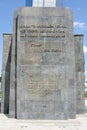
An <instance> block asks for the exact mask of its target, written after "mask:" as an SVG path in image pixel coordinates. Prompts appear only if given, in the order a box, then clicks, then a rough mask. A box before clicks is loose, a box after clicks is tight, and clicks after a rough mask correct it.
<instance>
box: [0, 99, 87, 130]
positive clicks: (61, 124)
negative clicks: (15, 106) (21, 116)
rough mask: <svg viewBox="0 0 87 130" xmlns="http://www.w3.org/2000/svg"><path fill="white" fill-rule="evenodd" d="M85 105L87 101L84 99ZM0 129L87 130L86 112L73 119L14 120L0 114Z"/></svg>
mask: <svg viewBox="0 0 87 130" xmlns="http://www.w3.org/2000/svg"><path fill="white" fill-rule="evenodd" d="M86 106H87V101H86ZM0 130H87V114H85V115H78V116H77V119H73V120H71V119H70V120H57V121H52V120H51V121H50V120H49V121H48V120H44V121H43V120H42V121H41V120H38V121H35V120H16V119H8V118H7V117H6V116H5V115H3V114H0Z"/></svg>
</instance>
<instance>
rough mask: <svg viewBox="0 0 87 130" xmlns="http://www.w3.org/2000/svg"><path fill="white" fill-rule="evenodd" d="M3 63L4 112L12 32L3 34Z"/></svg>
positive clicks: (4, 111)
mask: <svg viewBox="0 0 87 130" xmlns="http://www.w3.org/2000/svg"><path fill="white" fill-rule="evenodd" d="M3 42H4V45H3V65H2V84H1V85H2V92H3V99H2V109H1V111H2V112H3V113H5V114H8V113H9V91H10V63H11V44H12V34H3Z"/></svg>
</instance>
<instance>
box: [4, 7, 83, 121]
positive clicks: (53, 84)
mask: <svg viewBox="0 0 87 130" xmlns="http://www.w3.org/2000/svg"><path fill="white" fill-rule="evenodd" d="M31 12H32V13H31ZM7 36H9V35H7ZM11 37H12V46H11V51H10V54H11V61H9V60H8V63H10V69H8V72H9V76H8V78H10V80H9V84H8V86H7V87H6V85H4V84H3V83H4V82H5V81H4V80H5V77H4V73H2V87H3V97H4V98H5V95H6V92H5V90H4V88H5V87H6V88H7V90H8V96H9V102H6V103H7V104H8V108H9V116H10V117H13V118H18V119H53V120H56V119H68V118H75V117H76V112H77V113H79V112H78V111H79V108H78V107H77V104H78V103H80V104H82V103H83V98H82V97H80V99H81V102H80V100H78V98H79V96H78V94H77V93H78V92H79V89H78V85H79V83H80V85H81V82H80V81H79V77H80V78H81V75H80V76H79V77H78V79H77V81H78V83H77V82H76V74H78V71H76V69H78V68H79V65H78V66H77V65H76V62H77V61H76V60H77V59H78V57H79V54H78V56H77V57H76V58H77V59H76V58H75V56H76V53H78V52H77V51H76V50H75V47H77V48H78V46H75V44H74V43H75V38H76V37H75V36H73V19H72V12H71V11H70V10H69V9H67V8H30V7H24V8H20V9H19V10H18V11H17V12H16V13H15V17H14V30H13V35H11ZM76 41H77V39H76ZM78 42H80V39H79V40H78ZM4 43H5V42H4ZM6 43H7V41H6ZM76 43H77V42H76ZM80 43H81V45H80V48H82V39H81V42H80ZM9 49H10V46H9ZM3 52H4V53H5V50H4V51H3ZM4 53H3V54H4ZM3 59H4V57H3ZM82 60H83V53H82ZM79 63H80V62H79ZM79 63H78V64H79ZM3 64H4V65H5V66H6V63H4V60H3ZM4 65H3V66H4ZM82 65H83V64H82ZM4 70H5V67H4V68H3V71H4ZM3 71H2V72H3ZM81 72H82V75H83V70H82V68H81ZM81 81H84V80H83V79H82V80H81ZM80 88H82V87H81V86H80ZM82 90H83V91H84V88H82ZM83 91H82V93H81V89H80V93H81V94H83ZM80 96H81V95H80ZM4 98H3V100H2V101H3V102H2V112H4V113H5V107H4V102H5V100H4ZM77 102H78V103H77ZM83 107H84V104H83ZM82 111H83V108H82V109H81V111H80V112H82Z"/></svg>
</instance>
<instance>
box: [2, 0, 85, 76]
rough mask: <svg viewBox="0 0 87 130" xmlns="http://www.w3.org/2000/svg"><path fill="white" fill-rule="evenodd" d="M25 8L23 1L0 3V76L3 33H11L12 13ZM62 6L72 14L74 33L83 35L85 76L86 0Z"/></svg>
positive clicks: (74, 0)
mask: <svg viewBox="0 0 87 130" xmlns="http://www.w3.org/2000/svg"><path fill="white" fill-rule="evenodd" d="M23 6H25V0H1V1H0V74H1V67H2V50H3V37H2V34H3V33H12V29H13V16H14V11H15V10H17V9H18V8H19V7H23ZM63 6H66V7H68V8H70V9H71V10H72V12H73V20H74V33H75V34H84V54H85V55H84V56H85V74H86V75H87V13H86V12H87V0H84V1H83V0H64V1H63Z"/></svg>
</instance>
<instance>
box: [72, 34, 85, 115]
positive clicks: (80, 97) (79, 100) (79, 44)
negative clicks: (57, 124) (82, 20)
mask: <svg viewBox="0 0 87 130" xmlns="http://www.w3.org/2000/svg"><path fill="white" fill-rule="evenodd" d="M74 43H75V59H76V60H75V63H76V81H77V82H76V83H77V87H76V91H77V92H76V104H77V114H81V113H84V89H85V84H84V81H85V77H84V53H83V35H74Z"/></svg>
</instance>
